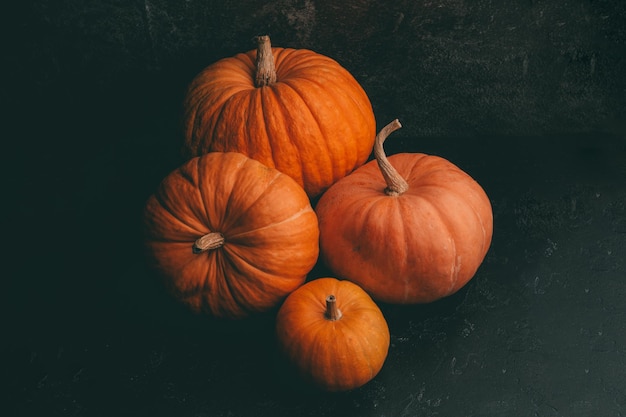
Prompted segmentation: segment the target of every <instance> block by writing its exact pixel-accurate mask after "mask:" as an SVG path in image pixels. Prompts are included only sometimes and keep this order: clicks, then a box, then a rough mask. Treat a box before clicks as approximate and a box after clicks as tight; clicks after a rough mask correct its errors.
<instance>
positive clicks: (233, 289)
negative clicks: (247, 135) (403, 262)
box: [144, 152, 319, 318]
mask: <svg viewBox="0 0 626 417" xmlns="http://www.w3.org/2000/svg"><path fill="white" fill-rule="evenodd" d="M144 225H145V244H146V249H147V255H148V260H149V264H150V265H151V266H152V267H154V268H155V269H156V270H157V271H158V272H159V274H160V275H161V276H162V277H163V279H164V282H165V284H166V286H167V288H168V289H169V290H170V291H171V293H172V294H173V296H174V297H175V298H176V299H177V300H180V301H181V302H183V303H184V304H186V305H187V306H189V307H190V308H191V309H192V310H194V311H196V312H205V313H208V314H210V315H213V316H215V317H233V318H236V317H245V316H248V315H250V314H252V313H255V312H263V311H268V310H270V309H272V308H274V307H277V306H278V305H279V304H280V303H281V302H282V301H283V300H284V298H285V297H286V296H287V295H288V294H289V293H291V292H292V291H293V290H295V289H296V288H298V287H299V286H300V285H302V284H303V283H304V280H305V278H306V275H307V273H308V272H309V271H310V270H311V269H312V268H313V266H314V265H315V263H316V261H317V258H318V254H319V247H318V242H319V229H318V224H317V218H316V215H315V212H314V211H313V209H312V207H311V205H310V202H309V199H308V196H307V195H306V193H305V192H304V190H303V189H302V187H300V185H298V184H297V183H296V182H295V181H294V180H293V179H292V178H290V177H289V176H287V175H284V174H282V173H281V172H279V171H277V170H276V169H274V168H269V167H266V166H265V165H263V164H261V163H260V162H258V161H255V160H253V159H250V158H248V157H246V156H245V155H243V154H240V153H234V152H228V153H221V152H215V153H209V154H206V155H203V156H201V157H194V158H192V159H190V160H189V161H188V162H186V163H185V164H183V165H182V166H181V167H179V168H178V169H176V170H174V171H173V172H171V173H170V174H169V175H168V176H166V177H165V178H164V179H163V181H162V182H161V184H160V186H159V187H158V189H157V191H156V192H155V193H154V194H153V195H152V196H150V198H149V199H148V201H147V203H146V206H145V211H144Z"/></svg>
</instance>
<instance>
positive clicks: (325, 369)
mask: <svg viewBox="0 0 626 417" xmlns="http://www.w3.org/2000/svg"><path fill="white" fill-rule="evenodd" d="M276 335H277V340H278V345H279V347H280V349H281V351H282V352H283V353H284V354H285V356H286V358H287V359H288V361H289V363H290V364H291V365H293V366H294V367H295V368H296V370H297V371H298V373H299V374H300V375H301V376H302V377H303V378H304V380H306V381H307V382H310V383H312V384H314V385H315V386H317V387H319V388H321V389H323V390H327V391H348V390H351V389H355V388H358V387H360V386H362V385H364V384H366V383H367V382H369V381H370V380H372V379H373V378H374V377H375V376H376V375H377V374H378V373H379V371H380V370H381V369H382V367H383V364H384V362H385V360H386V358H387V353H388V350H389V339H390V336H389V328H388V326H387V322H386V320H385V318H384V316H383V314H382V312H381V311H380V309H379V308H378V306H377V305H376V304H375V303H374V301H373V300H372V299H371V297H370V296H369V295H368V294H367V293H366V292H365V291H363V289H362V288H360V287H359V286H358V285H356V284H354V283H352V282H350V281H340V280H338V279H336V278H318V279H315V280H313V281H309V282H307V283H306V284H304V285H303V286H301V287H300V288H298V289H297V290H295V291H294V292H292V293H291V294H290V295H289V296H288V297H287V299H286V300H285V302H284V303H283V305H282V306H281V307H280V310H278V315H277V317H276Z"/></svg>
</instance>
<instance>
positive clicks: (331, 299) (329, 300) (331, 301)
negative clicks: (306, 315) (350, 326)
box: [324, 294, 343, 321]
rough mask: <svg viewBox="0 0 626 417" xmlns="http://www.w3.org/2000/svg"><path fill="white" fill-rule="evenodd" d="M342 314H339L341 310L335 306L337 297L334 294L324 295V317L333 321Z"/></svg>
mask: <svg viewBox="0 0 626 417" xmlns="http://www.w3.org/2000/svg"><path fill="white" fill-rule="evenodd" d="M342 315H343V314H341V310H339V308H337V299H336V298H335V296H334V295H332V294H331V295H329V296H328V297H326V313H325V314H324V317H326V320H330V321H335V320H339V319H340V318H341V316H342Z"/></svg>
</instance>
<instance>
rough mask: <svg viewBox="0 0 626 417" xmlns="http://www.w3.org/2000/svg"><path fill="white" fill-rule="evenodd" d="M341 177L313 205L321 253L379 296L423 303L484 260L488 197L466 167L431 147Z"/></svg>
mask: <svg viewBox="0 0 626 417" xmlns="http://www.w3.org/2000/svg"><path fill="white" fill-rule="evenodd" d="M398 128H400V123H399V122H398V120H394V121H393V122H392V123H390V124H389V125H387V126H386V127H384V128H383V129H382V130H381V132H380V133H379V135H378V136H377V137H376V142H375V147H374V154H375V157H376V160H375V161H370V162H368V163H367V164H365V165H363V166H362V167H360V168H359V169H357V170H355V171H354V172H353V173H352V174H350V175H348V176H347V177H345V178H343V179H342V180H340V181H338V182H337V183H336V184H335V185H333V186H332V187H331V188H330V189H329V190H328V191H327V192H326V193H324V195H323V196H322V197H321V198H320V200H319V202H318V204H317V206H316V212H317V215H318V220H319V226H320V249H321V256H322V258H323V260H324V262H325V263H326V264H327V265H328V267H329V268H330V269H331V271H333V273H334V274H335V275H336V276H338V277H340V278H344V279H349V280H351V281H353V282H356V283H357V284H359V285H360V286H361V287H363V288H364V289H365V290H366V291H367V292H368V293H369V294H370V295H371V296H372V298H374V299H375V300H377V301H383V302H387V303H397V304H413V303H428V302H432V301H435V300H438V299H440V298H443V297H446V296H449V295H451V294H453V293H455V292H456V291H458V290H459V289H460V288H462V287H463V286H464V285H465V284H466V283H467V282H468V281H469V280H470V279H471V278H472V277H473V276H474V275H475V273H476V271H477V269H478V267H479V266H480V265H481V263H482V261H483V259H484V257H485V255H486V254H487V251H488V249H489V246H490V244H491V237H492V233H493V216H492V210H491V204H490V202H489V198H488V197H487V195H486V194H485V192H484V190H483V189H482V188H481V186H480V185H479V184H478V183H477V182H476V181H475V180H474V179H473V178H472V177H470V176H469V175H468V174H467V173H465V172H463V171H462V170H461V169H460V168H458V167H457V166H455V165H454V164H452V163H451V162H449V161H448V160H446V159H444V158H442V157H439V156H434V155H426V154H422V153H401V154H396V155H392V156H390V157H389V158H387V157H386V155H385V153H384V151H383V142H384V140H385V139H386V138H387V136H388V135H389V134H390V133H391V132H393V131H394V130H396V129H398Z"/></svg>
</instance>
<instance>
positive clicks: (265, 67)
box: [254, 35, 276, 87]
mask: <svg viewBox="0 0 626 417" xmlns="http://www.w3.org/2000/svg"><path fill="white" fill-rule="evenodd" d="M275 82H276V68H275V66H274V55H273V54H272V44H271V42H270V37H269V36H267V35H263V36H258V37H257V51H256V73H255V74H254V85H255V86H257V87H265V86H268V85H272V84H274V83H275Z"/></svg>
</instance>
